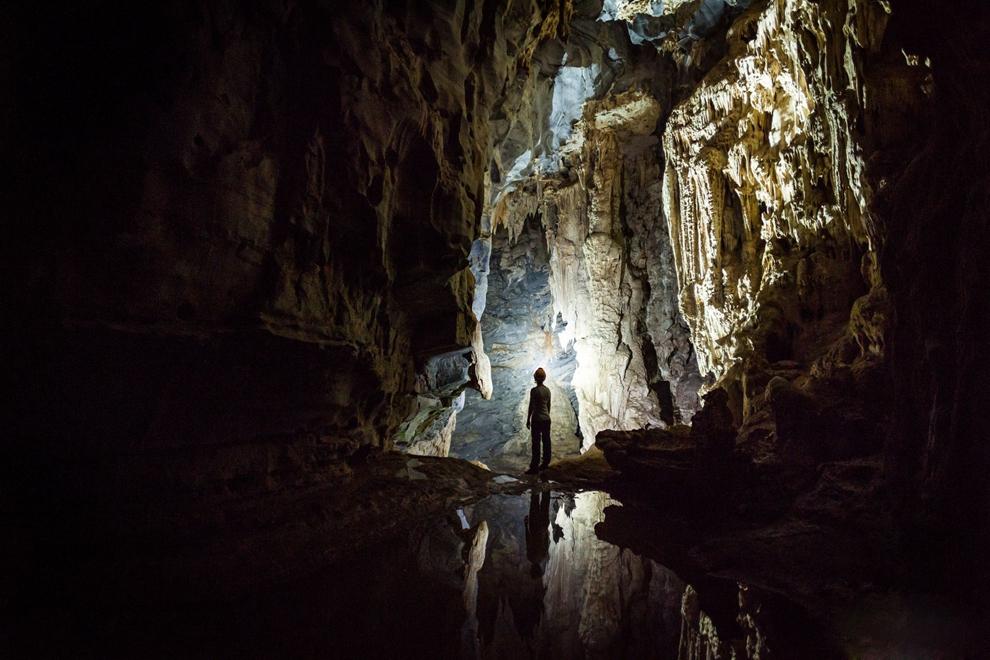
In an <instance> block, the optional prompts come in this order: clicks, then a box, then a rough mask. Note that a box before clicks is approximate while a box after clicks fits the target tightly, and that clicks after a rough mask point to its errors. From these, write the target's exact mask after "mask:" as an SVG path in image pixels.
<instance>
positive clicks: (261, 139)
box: [5, 1, 563, 496]
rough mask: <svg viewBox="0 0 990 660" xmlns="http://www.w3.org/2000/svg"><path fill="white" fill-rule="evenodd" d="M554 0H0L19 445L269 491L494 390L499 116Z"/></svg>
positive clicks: (316, 477)
mask: <svg viewBox="0 0 990 660" xmlns="http://www.w3.org/2000/svg"><path fill="white" fill-rule="evenodd" d="M561 11H563V8H562V5H561V6H558V5H553V6H550V7H547V8H544V7H543V6H542V5H538V4H537V3H535V2H531V3H516V4H514V5H512V7H511V12H507V10H506V8H504V7H497V6H495V5H491V4H485V5H477V6H475V5H471V6H466V5H464V4H461V3H444V2H438V3H433V4H423V3H412V2H410V3H406V4H403V5H395V4H394V3H388V6H387V7H386V6H385V3H370V4H368V3H366V4H361V5H360V6H357V5H355V6H348V7H340V6H337V5H334V4H332V3H320V2H303V3H294V4H291V5H281V4H278V3H266V2H257V3H246V4H238V3H227V2H220V1H217V2H212V1H207V2H198V3H191V4H182V5H176V6H170V7H166V6H158V5H156V6H153V7H147V8H142V10H141V11H140V12H136V13H134V12H120V11H118V9H117V8H115V7H113V6H111V5H110V4H101V5H99V6H96V7H92V8H75V9H67V10H66V11H65V12H63V13H59V14H56V15H54V16H53V15H50V12H43V11H42V10H41V9H38V8H31V7H21V6H15V7H11V8H10V9H9V10H5V12H9V18H10V19H11V20H10V21H9V22H8V26H9V32H10V34H9V36H10V38H11V43H12V46H13V49H12V52H15V53H17V58H18V59H17V61H16V62H15V63H14V64H15V66H13V67H11V69H10V70H11V72H12V84H13V91H14V97H15V98H16V99H17V100H18V103H17V105H16V106H15V108H14V109H13V111H12V112H11V113H10V114H9V119H10V121H9V122H8V123H7V124H6V129H7V133H6V137H7V138H8V139H7V140H6V141H5V142H6V143H8V144H9V145H10V155H11V156H12V158H13V159H14V160H15V161H18V162H20V163H21V166H20V168H19V170H18V173H17V179H16V184H17V189H16V190H15V191H14V192H15V195H14V202H15V208H17V209H18V211H19V213H18V214H17V219H18V222H19V224H20V226H21V228H22V229H23V230H24V234H25V239H24V243H23V245H22V248H23V249H22V250H20V251H19V252H18V254H16V255H14V256H13V257H12V259H11V260H10V261H9V262H8V268H9V269H10V273H11V280H12V281H17V282H18V283H19V285H20V286H19V287H18V290H17V291H16V293H15V294H14V298H13V300H12V302H13V305H12V309H13V310H14V313H15V314H16V317H15V318H16V323H12V324H11V326H12V334H13V335H14V336H13V337H12V341H15V342H16V345H20V346H23V347H24V350H23V351H21V354H20V355H19V356H17V357H16V358H15V363H14V369H13V373H14V374H16V375H15V377H14V380H15V381H19V382H21V383H22V385H21V387H20V388H19V389H20V391H21V392H22V393H23V396H22V397H21V398H20V399H19V400H18V402H17V403H18V404H19V410H18V416H19V419H18V422H17V425H16V427H15V431H16V432H15V433H14V434H13V435H14V438H15V439H14V440H12V441H11V442H9V443H8V447H9V448H10V449H11V452H12V455H13V456H34V457H40V462H39V463H37V469H38V470H50V469H51V467H50V466H49V465H48V462H49V460H50V459H52V460H54V461H55V462H56V463H57V465H58V467H57V468H55V469H56V471H57V472H61V471H63V470H64V471H65V472H66V473H67V474H70V475H71V481H72V482H74V483H76V484H77V486H78V487H77V488H76V490H77V491H78V492H80V493H84V492H89V491H92V490H99V491H101V492H108V493H111V492H118V493H119V492H128V491H129V489H131V488H132V487H136V488H138V489H139V490H149V489H152V486H150V485H149V484H150V483H153V482H156V481H160V484H159V486H160V487H161V488H163V489H165V490H166V491H168V492H176V493H178V492H182V493H186V494H190V493H193V494H197V495H203V494H210V495H218V496H227V495H230V494H243V493H246V492H256V491H259V490H260V491H270V490H277V489H278V488H281V487H283V486H295V485H300V484H302V483H306V482H309V481H320V480H323V479H325V478H328V477H329V476H332V475H333V474H334V473H335V472H337V471H340V470H345V471H346V469H347V468H346V464H344V463H342V462H341V460H340V459H342V458H345V457H347V456H349V455H351V454H353V452H354V451H356V450H357V449H358V448H360V447H364V446H376V447H382V448H388V447H390V446H391V444H392V436H393V433H394V432H395V431H396V429H397V428H398V427H399V426H400V424H401V422H402V421H403V420H405V419H407V418H409V417H411V416H412V415H415V414H416V410H417V408H418V407H421V406H420V405H419V400H418V399H417V396H420V395H424V394H426V395H429V394H431V393H432V392H433V391H434V390H442V389H444V388H449V387H450V386H451V385H452V383H451V382H450V380H449V378H448V377H449V376H450V374H457V375H463V374H467V376H466V378H465V380H470V381H472V384H473V386H474V387H477V388H478V389H480V390H481V391H483V392H485V393H490V385H491V384H490V380H489V378H490V377H489V374H488V373H487V359H486V358H485V357H484V355H483V352H482V351H481V337H480V331H479V326H478V323H477V320H476V317H475V315H474V314H473V312H472V310H471V306H472V302H473V292H474V291H473V290H474V277H473V275H472V273H471V270H470V268H469V261H468V255H469V251H470V249H471V244H472V241H473V240H474V239H475V238H476V237H477V235H478V232H479V222H480V216H481V209H482V205H483V193H484V189H483V186H484V173H485V171H486V169H487V166H488V156H487V154H488V151H489V145H490V142H491V134H490V118H491V115H492V114H493V108H494V107H495V105H496V100H497V99H499V98H501V97H502V92H503V88H504V87H505V85H506V84H507V81H510V80H513V79H515V77H516V75H517V72H520V71H523V72H524V71H525V70H526V68H527V67H528V66H529V59H530V58H531V56H532V50H533V49H534V48H535V46H536V43H537V42H538V41H539V40H540V39H545V38H547V37H548V36H553V35H554V34H555V33H556V30H557V25H558V23H559V18H560V13H561ZM438 356H439V358H441V359H440V364H437V358H438ZM453 385H455V386H457V385H459V386H463V385H464V383H463V382H460V383H453ZM136 475H142V476H141V477H140V478H139V477H137V476H136ZM38 476H39V475H34V477H38ZM142 479H143V480H145V481H146V482H147V483H145V484H144V485H141V481H142ZM25 481H30V478H27V479H25ZM97 486H98V487H97Z"/></svg>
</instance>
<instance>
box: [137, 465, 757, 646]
mask: <svg viewBox="0 0 990 660" xmlns="http://www.w3.org/2000/svg"><path fill="white" fill-rule="evenodd" d="M618 505H619V503H618V502H615V501H614V500H613V499H612V498H611V497H610V496H609V495H608V494H607V493H604V492H601V491H587V492H579V493H566V492H557V491H551V490H548V489H546V485H545V484H544V485H543V487H537V488H533V489H532V490H531V491H529V492H525V493H523V494H518V495H505V494H499V495H492V496H490V497H488V498H486V499H483V500H481V501H479V502H477V503H475V504H473V505H471V506H466V507H464V508H460V509H455V510H453V511H450V512H448V513H447V514H446V515H444V516H440V517H439V518H435V519H431V520H427V521H425V522H416V523H412V524H410V525H409V526H408V527H407V528H406V530H405V531H403V532H401V533H400V534H398V535H392V536H391V537H390V538H388V539H387V540H383V541H380V542H379V543H377V544H375V545H373V546H372V547H371V548H369V549H368V550H366V551H364V552H363V553H361V554H360V556H357V557H354V558H352V559H350V560H349V561H347V562H344V563H342V564H338V565H336V566H334V567H333V568H332V569H330V570H327V571H325V572H324V573H322V574H321V575H319V576H315V577H313V578H310V579H308V580H306V581H304V582H301V583H295V584H289V585H282V586H278V587H272V588H270V589H265V590H263V593H260V594H258V595H256V596H253V597H250V598H245V599H243V600H241V601H239V602H237V603H234V604H231V603H217V604H216V605H215V607H214V606H210V605H206V606H205V607H204V606H203V604H197V605H196V606H195V608H193V609H189V608H183V610H182V612H181V613H179V614H178V618H177V619H175V620H172V621H169V620H167V618H165V619H162V620H161V621H159V625H158V630H159V635H160V638H159V639H158V640H150V639H144V640H143V641H144V642H146V643H147V642H151V644H150V645H146V644H140V645H139V646H143V647H145V648H148V647H151V648H156V649H170V653H171V652H175V653H177V654H180V655H182V656H183V657H192V656H195V657H322V658H643V659H646V658H686V659H688V658H702V657H707V656H708V654H710V652H711V651H712V644H713V643H715V644H719V643H720V642H719V641H718V639H717V638H716V639H714V640H712V639H710V638H706V636H705V635H704V630H705V627H706V620H707V619H705V617H706V615H705V614H704V613H702V612H700V610H698V608H696V607H695V608H693V610H692V607H690V606H689V607H688V610H692V611H691V613H690V614H689V615H688V616H687V617H685V616H684V615H683V614H682V611H683V610H684V607H685V605H684V603H686V602H688V601H689V600H690V595H691V594H692V593H693V591H692V587H690V586H688V585H686V584H685V583H684V582H683V581H682V580H681V579H680V578H679V577H678V576H677V575H675V574H674V573H673V572H672V571H671V570H669V569H667V568H665V567H664V566H661V565H660V564H658V563H656V562H654V561H652V560H650V559H647V558H644V557H640V556H638V555H637V554H635V553H633V552H632V551H630V550H628V549H623V548H619V547H617V546H615V545H612V544H610V543H608V542H606V541H604V540H601V539H600V538H598V536H597V535H596V533H595V526H596V525H597V524H598V523H600V522H601V521H603V520H604V517H605V514H606V512H605V510H606V507H609V506H618ZM733 587H734V583H733ZM685 594H688V598H687V599H686V597H685ZM729 600H731V601H732V603H731V604H732V606H733V607H735V600H736V596H735V594H734V593H732V594H731V595H730V598H729ZM736 611H738V610H736ZM699 617H701V618H700V619H699ZM732 618H733V619H734V618H735V613H733V615H732ZM733 624H734V621H733ZM709 627H710V626H709ZM737 632H738V634H736V635H734V637H735V638H736V642H735V643H737V644H739V643H741V644H745V643H747V634H746V632H745V631H744V630H740V631H737ZM721 650H722V651H727V650H728V649H727V648H723V649H721ZM711 657H715V656H711Z"/></svg>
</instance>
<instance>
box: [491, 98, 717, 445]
mask: <svg viewBox="0 0 990 660" xmlns="http://www.w3.org/2000/svg"><path fill="white" fill-rule="evenodd" d="M659 116H660V107H659V105H658V102H657V101H656V99H655V98H654V97H653V96H652V95H651V94H650V93H648V92H646V91H643V90H630V91H628V92H624V93H621V94H618V95H617V96H609V97H607V98H606V99H604V100H602V101H589V102H587V103H586V104H585V110H584V116H583V118H582V119H581V121H579V122H578V123H577V124H576V126H575V128H574V132H573V135H572V136H571V137H570V139H569V141H568V142H567V143H565V144H564V145H563V146H562V148H561V150H560V157H561V158H563V159H564V162H566V163H567V165H568V170H567V171H566V173H558V174H550V175H547V176H540V177H537V178H536V179H535V180H532V181H530V182H528V183H527V184H526V185H525V186H521V187H518V188H517V189H516V190H515V191H513V192H512V193H509V194H507V195H506V196H505V197H504V198H503V199H502V200H500V204H499V206H498V207H497V208H496V214H497V217H506V218H513V217H516V215H517V214H518V213H519V209H525V210H527V211H528V212H530V213H533V212H538V213H539V214H540V217H541V218H542V222H543V225H544V227H545V228H546V235H547V241H548V244H549V247H550V286H551V292H552V295H553V305H554V312H555V314H556V315H558V316H559V318H560V319H561V320H562V321H563V322H564V323H566V328H565V329H564V331H563V332H562V333H561V335H560V336H561V339H562V342H563V343H564V344H570V343H571V342H573V349H574V351H575V354H576V357H577V369H576V371H575V375H574V381H573V382H574V388H575V392H576V394H577V400H578V411H579V421H580V425H581V429H582V433H583V434H584V437H585V447H587V446H590V445H591V444H592V443H593V441H594V437H595V435H596V434H597V433H598V431H600V430H602V429H606V428H611V429H632V428H642V427H645V426H651V425H652V426H659V425H663V424H666V423H673V422H674V421H675V420H680V419H682V418H685V417H687V416H689V415H690V413H691V412H693V411H694V410H695V408H696V407H697V401H696V392H697V390H698V387H699V385H700V380H699V378H698V376H697V371H696V368H695V364H694V357H693V350H692V348H691V343H690V340H689V338H688V336H687V330H686V327H685V326H684V324H683V321H681V320H680V316H679V313H678V311H677V309H676V303H675V297H674V295H675V289H676V285H675V273H674V270H673V262H672V259H671V257H670V249H669V246H668V245H667V243H666V241H665V240H664V239H665V233H666V232H665V226H664V220H663V216H662V214H661V212H660V186H659V170H660V167H659V164H658V160H657V153H656V145H657V140H656V138H655V137H653V136H652V133H653V131H654V129H655V127H656V124H657V121H658V119H659ZM651 180H652V181H653V184H652V185H651V184H650V183H649V182H650V181H651Z"/></svg>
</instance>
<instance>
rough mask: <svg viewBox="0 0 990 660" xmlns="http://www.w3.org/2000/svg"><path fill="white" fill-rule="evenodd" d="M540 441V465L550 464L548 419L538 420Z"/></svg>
mask: <svg viewBox="0 0 990 660" xmlns="http://www.w3.org/2000/svg"><path fill="white" fill-rule="evenodd" d="M540 441H541V444H542V445H543V460H542V461H541V462H540V466H541V467H546V466H548V465H550V420H546V421H543V422H540Z"/></svg>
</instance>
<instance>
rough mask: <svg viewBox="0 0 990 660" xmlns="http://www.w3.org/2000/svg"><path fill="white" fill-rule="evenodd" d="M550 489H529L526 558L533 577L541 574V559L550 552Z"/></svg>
mask: <svg viewBox="0 0 990 660" xmlns="http://www.w3.org/2000/svg"><path fill="white" fill-rule="evenodd" d="M550 496H551V493H550V491H540V490H539V489H537V488H533V489H532V490H530V491H529V515H528V516H526V558H527V559H529V563H530V574H531V575H532V576H533V577H540V576H541V575H543V561H544V560H545V559H546V558H547V557H548V556H549V553H550V499H551V497H550Z"/></svg>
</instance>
